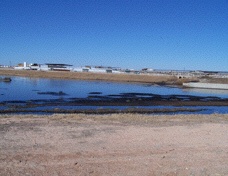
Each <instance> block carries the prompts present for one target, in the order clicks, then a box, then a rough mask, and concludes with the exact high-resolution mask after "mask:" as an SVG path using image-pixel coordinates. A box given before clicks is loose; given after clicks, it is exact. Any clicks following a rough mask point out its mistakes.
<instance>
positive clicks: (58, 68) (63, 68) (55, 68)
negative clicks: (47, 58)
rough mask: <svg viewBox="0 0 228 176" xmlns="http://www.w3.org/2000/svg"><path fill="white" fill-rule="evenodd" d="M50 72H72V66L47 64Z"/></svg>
mask: <svg viewBox="0 0 228 176" xmlns="http://www.w3.org/2000/svg"><path fill="white" fill-rule="evenodd" d="M46 65H47V67H48V69H49V70H53V71H71V70H72V65H69V64H54V63H46Z"/></svg>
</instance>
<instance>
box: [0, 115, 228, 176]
mask: <svg viewBox="0 0 228 176" xmlns="http://www.w3.org/2000/svg"><path fill="white" fill-rule="evenodd" d="M227 132H228V114H225V115H221V114H213V115H159V116H155V115H154V116H153V115H136V114H135V115H132V114H127V115H126V114H118V115H117V114H112V115H83V114H77V115H63V114H62V115H51V116H32V115H25V116H23V115H1V116H0V141H1V142H0V175H2V176H7V175H13V176H18V175H21V176H22V175H23V176H24V175H34V176H36V175H37V176H41V175H44V176H49V175H56V176H60V175H66V176H68V175H69V176H72V175H93V176H95V175H118V176H119V175H124V176H126V175H131V176H132V175H133V176H134V175H169V176H172V175H199V176H204V175H214V176H216V175H217V176H219V175H228V165H227V163H228V135H227Z"/></svg>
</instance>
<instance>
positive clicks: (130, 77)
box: [0, 69, 195, 85]
mask: <svg viewBox="0 0 228 176" xmlns="http://www.w3.org/2000/svg"><path fill="white" fill-rule="evenodd" d="M0 75H5V76H23V77H33V78H54V79H75V80H99V81H115V82H136V83H150V84H153V83H155V84H164V85H166V84H170V85H181V84H182V82H189V81H191V80H195V79H187V78H185V79H182V80H180V79H178V78H177V77H175V76H168V75H167V76H155V75H136V74H108V73H86V72H85V73H81V72H58V71H48V72H45V71H32V70H12V69H11V70H10V69H0Z"/></svg>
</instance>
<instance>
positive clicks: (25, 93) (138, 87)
mask: <svg viewBox="0 0 228 176" xmlns="http://www.w3.org/2000/svg"><path fill="white" fill-rule="evenodd" d="M60 91H61V92H63V93H66V94H67V95H65V96H61V95H60V96H54V95H50V94H38V93H39V92H60ZM91 92H100V94H101V95H103V96H105V95H110V94H120V93H151V94H161V95H171V94H177V95H194V96H217V97H220V98H228V90H222V91H215V90H203V89H181V88H177V87H165V86H154V85H145V84H128V83H114V82H100V81H78V80H57V79H40V78H25V77H12V82H10V83H4V82H0V102H3V101H20V100H25V101H27V100H36V99H47V100H49V99H56V98H86V97H87V96H88V95H89V94H90V93H91ZM81 108H82V107H81ZM224 108H225V112H227V111H228V110H227V111H226V109H227V107H223V108H222V109H223V112H224ZM218 109H221V107H220V108H218ZM215 111H216V110H215ZM218 112H219V111H218Z"/></svg>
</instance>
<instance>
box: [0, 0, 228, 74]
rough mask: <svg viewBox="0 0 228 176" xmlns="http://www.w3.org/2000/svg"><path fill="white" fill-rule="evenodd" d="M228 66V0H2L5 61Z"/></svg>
mask: <svg viewBox="0 0 228 176" xmlns="http://www.w3.org/2000/svg"><path fill="white" fill-rule="evenodd" d="M24 61H27V62H29V63H32V62H38V63H67V64H73V65H74V66H75V67H77V66H84V65H102V66H116V67H122V68H130V69H141V68H154V69H180V70H183V69H186V70H189V69H190V70H212V71H213V70H219V71H228V1H227V0H131V1H130V0H1V1H0V64H5V65H9V64H10V63H11V64H12V65H16V64H17V63H20V62H24Z"/></svg>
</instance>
